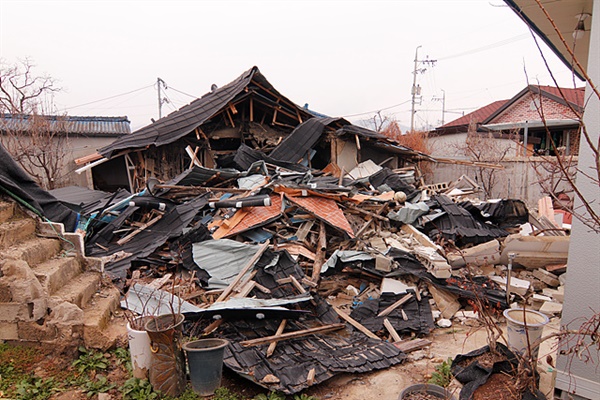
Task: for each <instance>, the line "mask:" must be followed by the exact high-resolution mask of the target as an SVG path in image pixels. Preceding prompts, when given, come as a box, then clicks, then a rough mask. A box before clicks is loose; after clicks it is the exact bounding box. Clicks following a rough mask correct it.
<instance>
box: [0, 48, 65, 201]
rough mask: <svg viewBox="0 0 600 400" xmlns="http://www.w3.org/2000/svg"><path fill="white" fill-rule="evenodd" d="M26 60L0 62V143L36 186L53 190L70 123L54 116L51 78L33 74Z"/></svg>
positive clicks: (32, 67) (60, 175) (59, 175)
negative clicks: (32, 179) (10, 63)
mask: <svg viewBox="0 0 600 400" xmlns="http://www.w3.org/2000/svg"><path fill="white" fill-rule="evenodd" d="M34 69H35V65H34V64H33V63H32V62H31V60H29V59H25V60H23V61H20V62H18V63H15V64H12V65H9V64H6V63H5V62H4V61H0V113H1V114H2V115H1V125H0V132H1V135H0V141H2V144H3V145H4V146H5V147H6V149H7V150H8V152H9V153H10V154H11V155H12V156H13V158H14V159H15V160H16V161H17V162H18V163H19V164H20V165H21V166H22V167H23V169H24V170H25V171H26V172H27V173H29V174H30V175H31V176H32V177H33V178H34V179H35V180H36V181H38V183H39V184H40V185H41V186H42V187H44V188H46V189H54V188H55V187H56V184H57V182H58V181H59V180H60V179H61V178H62V171H63V170H64V162H65V159H66V156H67V154H68V153H69V151H70V145H69V138H68V132H69V129H68V128H69V126H68V125H69V122H68V119H67V117H66V116H55V115H54V116H53V115H51V114H52V111H53V110H54V107H53V101H52V95H53V94H54V93H56V92H58V91H60V88H59V87H58V86H57V85H56V82H55V81H54V79H52V78H51V77H49V76H46V75H36V73H35V72H34Z"/></svg>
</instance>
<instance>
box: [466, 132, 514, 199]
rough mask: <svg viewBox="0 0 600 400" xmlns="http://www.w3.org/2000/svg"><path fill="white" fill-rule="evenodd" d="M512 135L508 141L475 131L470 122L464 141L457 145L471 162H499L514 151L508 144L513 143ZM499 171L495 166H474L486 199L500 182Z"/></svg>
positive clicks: (488, 133) (491, 134)
mask: <svg viewBox="0 0 600 400" xmlns="http://www.w3.org/2000/svg"><path fill="white" fill-rule="evenodd" d="M513 136H514V135H512V134H510V135H509V137H508V139H509V142H507V141H505V140H498V139H497V138H495V137H494V135H493V133H491V132H477V130H476V128H475V126H474V125H473V124H471V125H470V126H469V130H468V132H467V138H466V140H465V143H464V144H461V145H459V150H461V151H463V152H464V154H465V155H466V156H467V157H469V159H470V160H471V161H473V162H476V163H481V164H482V165H483V164H500V163H501V162H502V161H504V160H505V159H506V158H507V156H508V155H509V154H510V152H511V151H514V147H512V146H511V145H510V144H511V143H513ZM499 171H501V170H499V169H496V168H486V167H484V166H480V167H476V170H475V175H476V177H477V181H478V182H479V183H480V184H481V187H482V188H483V193H484V196H485V198H486V199H489V198H490V197H492V196H493V195H492V193H493V191H494V187H495V186H496V185H497V184H498V183H499V182H500V179H501V176H500V174H499Z"/></svg>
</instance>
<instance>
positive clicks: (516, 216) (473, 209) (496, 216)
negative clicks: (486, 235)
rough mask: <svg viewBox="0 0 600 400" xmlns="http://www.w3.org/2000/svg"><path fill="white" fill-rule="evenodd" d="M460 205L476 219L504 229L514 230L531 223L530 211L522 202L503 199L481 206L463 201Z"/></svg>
mask: <svg viewBox="0 0 600 400" xmlns="http://www.w3.org/2000/svg"><path fill="white" fill-rule="evenodd" d="M458 204H459V205H460V206H461V207H463V208H464V209H465V210H467V211H469V212H470V213H471V215H473V217H475V219H478V220H480V221H482V222H489V223H492V224H494V225H497V226H498V227H500V228H502V229H506V228H514V227H517V226H519V225H522V224H524V223H526V222H528V221H529V210H527V206H526V205H525V203H524V202H522V201H521V200H513V199H502V200H498V201H493V202H492V201H489V202H485V203H480V204H473V203H471V202H470V201H463V202H460V203H458Z"/></svg>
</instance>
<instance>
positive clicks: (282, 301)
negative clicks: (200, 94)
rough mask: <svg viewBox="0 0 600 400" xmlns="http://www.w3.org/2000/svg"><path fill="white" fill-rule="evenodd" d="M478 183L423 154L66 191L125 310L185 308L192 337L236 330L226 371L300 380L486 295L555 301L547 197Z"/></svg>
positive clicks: (382, 360)
mask: <svg viewBox="0 0 600 400" xmlns="http://www.w3.org/2000/svg"><path fill="white" fill-rule="evenodd" d="M478 191H479V187H478V186H477V184H476V183H475V182H473V181H472V180H471V179H469V178H468V177H465V176H463V177H461V178H460V179H458V180H457V181H455V182H449V183H444V184H438V185H430V186H426V185H424V184H423V181H422V179H420V173H419V170H418V168H416V167H407V168H402V169H395V170H392V169H389V168H385V167H381V166H379V165H376V164H374V163H373V162H371V161H367V162H363V163H361V164H359V165H358V166H357V167H356V168H355V169H354V170H352V171H350V172H348V173H344V172H343V171H340V170H338V169H336V168H325V169H324V170H318V171H317V170H305V171H296V170H292V169H289V168H285V167H284V166H281V165H274V164H272V163H269V162H266V161H265V160H258V161H255V162H253V163H250V164H249V165H248V168H247V169H246V170H245V171H238V170H235V169H211V168H205V167H199V166H194V167H193V168H191V169H189V170H187V171H186V172H184V173H183V174H181V175H179V176H177V177H175V178H173V179H172V180H170V181H168V182H159V181H158V180H155V179H151V180H149V181H148V182H147V185H146V188H145V189H144V190H143V191H141V192H140V193H136V194H133V195H131V194H129V193H127V192H125V191H118V192H116V193H113V194H105V193H98V192H92V193H87V196H88V197H87V199H86V200H85V201H80V199H81V196H79V197H77V198H78V199H79V200H74V197H73V196H71V198H69V191H68V190H67V191H63V192H62V193H61V194H56V195H57V196H58V197H59V199H60V200H62V201H63V202H65V203H66V204H70V205H71V207H73V208H76V209H77V210H78V212H80V213H81V214H82V215H84V216H86V218H84V219H82V220H81V221H80V225H79V229H80V230H82V231H84V232H85V247H86V248H85V250H86V255H87V256H91V257H98V258H101V259H102V260H103V262H104V271H105V272H106V273H107V274H108V275H109V276H111V277H112V278H113V281H114V282H115V284H116V285H117V286H119V287H120V288H121V289H122V290H123V293H126V296H125V297H124V301H123V303H122V304H123V306H124V307H126V308H128V309H129V310H130V311H133V312H135V313H138V314H160V313H165V312H173V310H176V311H177V312H182V313H184V314H185V315H186V330H187V331H188V333H189V334H190V335H193V336H203V335H214V336H218V337H223V338H227V339H229V340H230V342H231V344H230V345H229V347H228V348H227V350H226V357H225V365H226V366H227V367H228V368H230V369H232V370H234V371H236V372H237V373H239V374H240V375H242V376H244V377H247V378H249V379H251V380H253V381H255V382H256V383H258V384H260V385H262V386H265V387H268V388H269V389H271V390H276V391H282V392H285V393H296V392H298V391H300V390H303V389H305V388H307V387H309V386H311V385H314V384H317V383H320V382H323V381H325V380H327V379H329V378H331V377H332V376H334V375H335V374H338V373H341V372H367V371H371V370H375V369H382V368H387V367H390V366H392V365H395V364H398V363H401V362H402V361H403V360H404V359H405V357H406V356H405V353H406V352H409V351H412V350H414V349H418V348H421V347H423V346H427V345H428V344H429V343H430V342H429V341H428V340H427V339H425V338H426V337H427V335H428V334H429V333H430V332H431V331H432V330H433V329H435V328H436V324H437V325H438V326H449V325H450V324H452V323H457V322H458V323H477V322H476V321H477V311H478V308H480V307H482V306H484V307H488V308H489V309H491V310H497V311H501V310H503V309H505V308H507V307H509V306H510V304H511V303H512V302H513V301H515V298H516V297H517V298H518V297H522V298H528V299H529V300H530V301H531V302H533V305H534V306H539V309H540V310H541V311H542V312H546V313H549V314H555V313H560V302H561V301H562V296H563V293H564V291H563V290H562V287H563V286H562V285H563V284H564V279H563V276H564V275H560V274H561V273H563V272H564V270H565V269H566V266H565V264H566V259H567V249H568V240H569V237H568V235H567V234H566V233H565V232H566V231H565V230H564V229H562V227H559V226H558V225H557V224H556V223H555V222H553V221H552V219H553V218H554V215H553V213H552V212H551V210H550V208H551V207H549V205H548V203H547V202H546V201H545V200H544V201H543V202H541V203H540V204H541V206H540V207H539V211H540V213H536V214H535V216H534V213H533V212H530V211H529V210H528V209H527V207H526V206H525V204H524V203H523V202H521V201H519V200H510V199H508V200H507V199H505V200H496V201H487V202H482V201H479V200H476V198H475V197H474V196H476V194H477V192H478ZM71 195H73V193H71ZM559 275H560V276H559ZM507 288H508V290H506V289H507ZM167 292H168V293H170V295H166V296H165V293H167ZM507 292H508V294H507ZM165 298H167V299H169V300H168V301H167V302H165ZM453 320H454V321H453Z"/></svg>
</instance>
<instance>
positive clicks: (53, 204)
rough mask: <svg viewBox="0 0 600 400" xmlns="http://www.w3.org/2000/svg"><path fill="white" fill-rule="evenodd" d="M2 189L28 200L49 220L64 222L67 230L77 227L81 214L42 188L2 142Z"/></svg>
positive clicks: (0, 149) (0, 155)
mask: <svg viewBox="0 0 600 400" xmlns="http://www.w3.org/2000/svg"><path fill="white" fill-rule="evenodd" d="M0 190H1V191H2V192H4V193H6V194H8V195H9V196H11V197H13V198H14V196H16V197H17V198H18V199H20V200H22V201H24V202H26V203H27V204H29V205H30V206H31V207H33V208H34V209H36V210H37V211H38V212H39V213H40V214H41V215H43V216H44V217H46V218H47V219H48V220H50V221H52V222H58V223H62V224H63V225H64V227H65V230H66V231H67V232H74V231H75V229H76V228H77V223H78V220H79V214H78V213H76V212H75V211H73V210H71V209H70V208H68V207H66V206H65V205H63V204H62V203H60V202H59V201H58V200H57V199H56V198H55V197H54V196H52V195H51V194H50V193H48V192H47V191H45V190H44V189H42V188H41V187H40V186H39V185H38V184H37V183H36V182H35V181H34V180H33V179H32V178H31V177H30V176H29V175H28V174H27V173H26V172H25V171H24V170H23V168H21V166H20V165H19V164H17V162H16V161H15V160H13V158H12V157H11V156H10V154H9V153H8V151H6V149H5V148H4V146H3V145H2V144H0ZM18 199H15V200H18Z"/></svg>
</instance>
